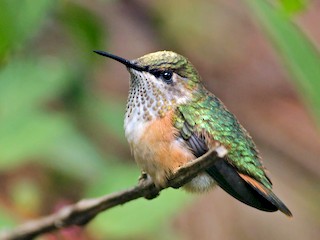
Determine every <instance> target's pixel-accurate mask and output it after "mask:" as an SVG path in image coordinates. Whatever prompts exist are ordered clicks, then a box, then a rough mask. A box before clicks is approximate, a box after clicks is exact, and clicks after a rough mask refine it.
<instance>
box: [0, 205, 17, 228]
mask: <svg viewBox="0 0 320 240" xmlns="http://www.w3.org/2000/svg"><path fill="white" fill-rule="evenodd" d="M15 225H16V220H15V218H14V216H12V213H10V212H8V211H7V209H5V208H3V206H2V205H0V232H1V231H2V230H7V229H9V227H14V226H15Z"/></svg>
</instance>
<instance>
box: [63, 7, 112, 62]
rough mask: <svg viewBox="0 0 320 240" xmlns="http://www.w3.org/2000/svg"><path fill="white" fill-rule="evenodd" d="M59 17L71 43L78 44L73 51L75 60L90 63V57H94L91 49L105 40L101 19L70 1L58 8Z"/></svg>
mask: <svg viewBox="0 0 320 240" xmlns="http://www.w3.org/2000/svg"><path fill="white" fill-rule="evenodd" d="M59 17H60V19H61V21H62V23H63V24H64V26H65V27H66V29H67V33H68V34H69V36H70V37H71V39H72V40H73V43H75V44H77V46H78V47H76V49H78V50H77V51H76V52H74V53H73V55H74V56H76V58H75V61H79V62H81V63H85V64H86V65H89V64H92V63H93V61H91V59H92V58H93V57H94V54H93V53H92V50H94V49H100V48H101V47H102V46H103V45H104V42H105V40H106V38H105V34H106V32H105V27H104V26H103V24H102V20H101V19H99V18H97V16H96V14H95V13H93V12H92V11H90V10H89V9H88V8H84V7H82V6H81V5H80V4H77V3H75V2H70V1H68V2H66V3H65V4H64V5H63V8H61V9H60V15H59ZM79 49H80V51H79Z"/></svg>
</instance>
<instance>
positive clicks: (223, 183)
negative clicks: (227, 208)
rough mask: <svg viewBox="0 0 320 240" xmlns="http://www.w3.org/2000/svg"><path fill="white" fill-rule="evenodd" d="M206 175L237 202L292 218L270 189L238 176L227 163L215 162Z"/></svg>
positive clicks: (241, 175) (221, 160)
mask: <svg viewBox="0 0 320 240" xmlns="http://www.w3.org/2000/svg"><path fill="white" fill-rule="evenodd" d="M207 173H208V174H209V175H210V176H211V177H212V178H213V179H214V180H215V181H216V182H217V183H218V185H219V186H220V187H221V188H222V189H223V190H225V191H226V192H227V193H229V194H230V195H232V196H233V197H235V198H236V199H238V200H239V201H241V202H243V203H245V204H247V205H249V206H251V207H254V208H257V209H260V210H262V211H267V212H274V211H277V210H280V211H281V212H283V213H284V214H286V215H287V216H290V217H291V216H292V214H291V212H290V210H289V209H288V208H287V207H286V206H285V205H284V203H283V202H281V200H280V199H279V198H278V197H277V196H276V195H275V194H274V193H273V192H272V191H271V190H270V189H268V188H266V187H264V186H263V185H262V184H260V183H259V182H257V181H256V180H254V179H253V178H250V177H249V176H247V175H244V174H239V173H238V172H237V171H236V169H235V168H234V167H233V166H232V165H231V164H229V163H228V162H227V161H225V160H223V159H219V160H217V161H216V162H215V164H214V165H213V166H212V167H211V168H209V169H208V170H207Z"/></svg>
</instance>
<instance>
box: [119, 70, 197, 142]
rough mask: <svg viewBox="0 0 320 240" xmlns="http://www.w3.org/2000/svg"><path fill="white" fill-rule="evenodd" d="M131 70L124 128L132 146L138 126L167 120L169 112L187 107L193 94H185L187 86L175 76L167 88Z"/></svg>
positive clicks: (148, 74)
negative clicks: (182, 105) (165, 118)
mask: <svg viewBox="0 0 320 240" xmlns="http://www.w3.org/2000/svg"><path fill="white" fill-rule="evenodd" d="M128 70H129V72H130V75H131V78H130V89H129V96H128V100H127V109H126V114H125V121H124V127H125V133H126V137H127V138H128V140H129V142H130V141H131V140H132V141H134V140H137V139H136V138H139V137H138V135H139V134H137V131H139V129H140V127H139V126H141V127H142V125H144V124H146V123H148V122H150V121H152V120H154V119H157V118H162V117H164V116H165V115H166V113H167V112H168V111H170V110H172V109H175V107H176V106H178V105H179V104H183V103H186V102H187V101H188V99H190V98H191V93H188V92H186V88H185V86H184V83H183V82H181V81H178V80H177V78H178V77H177V76H176V75H174V76H173V83H172V84H170V85H168V84H166V83H165V82H164V81H162V80H161V79H159V78H157V77H155V76H154V75H153V74H151V73H149V72H145V71H137V70H134V69H130V68H129V69H128ZM140 130H142V129H140ZM134 138H135V139H134Z"/></svg>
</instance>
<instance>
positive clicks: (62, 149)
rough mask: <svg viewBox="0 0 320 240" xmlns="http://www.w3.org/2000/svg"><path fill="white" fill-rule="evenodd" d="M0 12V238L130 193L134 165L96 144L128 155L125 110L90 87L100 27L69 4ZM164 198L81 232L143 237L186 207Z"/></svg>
mask: <svg viewBox="0 0 320 240" xmlns="http://www.w3.org/2000/svg"><path fill="white" fill-rule="evenodd" d="M0 8H1V12H2V14H1V16H0V63H1V66H0V68H1V69H0V175H1V176H2V178H3V179H4V181H2V182H1V183H0V187H1V189H3V190H4V191H2V192H1V196H0V198H1V201H0V208H1V209H2V211H0V226H1V227H0V229H1V228H6V227H9V226H13V225H16V224H18V223H19V222H21V221H24V220H26V219H28V218H30V217H37V216H40V215H42V214H44V213H50V212H52V211H54V210H55V209H56V208H58V207H61V206H62V205H64V204H66V203H72V202H74V201H77V200H80V199H82V198H84V197H98V196H101V195H104V194H107V193H111V192H113V191H118V190H121V189H123V188H125V187H129V186H132V185H134V184H136V182H137V179H138V176H139V170H138V168H137V167H136V166H135V165H133V164H132V161H128V159H122V158H123V155H122V156H121V155H117V154H113V153H112V152H109V151H108V150H105V149H104V148H103V145H101V144H99V141H100V139H99V136H101V135H102V134H105V135H106V136H110V138H114V141H116V142H119V143H120V144H123V148H127V145H126V144H125V140H124V134H123V127H122V126H123V115H124V109H125V102H124V101H123V100H121V99H117V98H115V97H107V98H105V97H104V96H102V93H99V92H98V91H96V90H94V89H93V88H92V79H90V76H92V74H93V71H94V66H95V64H94V63H96V61H95V60H94V59H98V57H97V56H96V55H94V54H93V53H92V50H94V49H101V48H104V47H105V46H104V44H105V42H107V39H108V34H107V31H106V30H105V29H106V28H105V26H102V25H101V22H102V21H101V20H100V19H99V18H98V17H97V16H96V15H95V14H94V13H93V12H91V11H90V10H89V9H88V8H86V7H84V6H82V5H80V4H77V3H76V2H69V1H49V0H40V1H18V0H14V1H11V0H4V1H1V2H0ZM48 29H49V31H50V30H52V31H56V29H59V32H58V33H57V39H48V40H49V41H48V42H47V44H45V45H39V44H38V41H39V42H40V40H39V39H43V38H45V35H46V31H48ZM61 38H62V39H61ZM51 45H52V46H51ZM56 45H57V46H56ZM99 60H101V58H99ZM98 132H99V134H97V133H98ZM129 160H131V159H129ZM39 175H40V176H39ZM12 176H14V177H12ZM12 179H13V180H12ZM39 179H41V181H39ZM162 195H163V197H162V198H161V199H157V200H155V201H152V204H151V203H148V202H147V201H146V200H139V201H136V202H135V203H132V204H131V203H130V204H127V205H126V206H125V207H123V208H122V209H120V208H119V209H114V210H112V211H111V212H110V213H106V214H102V215H101V216H99V217H98V218H97V219H95V220H94V221H93V222H92V223H91V224H90V229H89V230H90V232H92V233H94V234H93V235H94V236H97V237H99V236H100V237H101V236H107V235H109V236H119V235H121V236H129V235H131V234H133V233H134V234H140V235H143V234H150V233H152V232H153V231H154V230H155V229H156V228H158V227H159V224H161V222H163V221H164V220H165V219H166V218H167V216H168V215H170V214H172V212H174V211H177V209H178V208H179V205H181V203H182V202H183V201H185V200H186V197H185V195H184V194H183V193H181V192H180V193H179V192H177V191H167V192H166V193H164V194H162ZM49 198H50V200H48V199H49ZM6 202H8V204H5V203H6ZM1 203H3V204H1ZM61 204H62V205H61ZM139 216H148V217H144V218H142V219H141V221H136V218H137V217H139ZM143 219H144V220H143ZM128 226H130V227H128ZM145 226H148V228H147V229H148V231H145ZM123 229H126V231H123Z"/></svg>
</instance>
